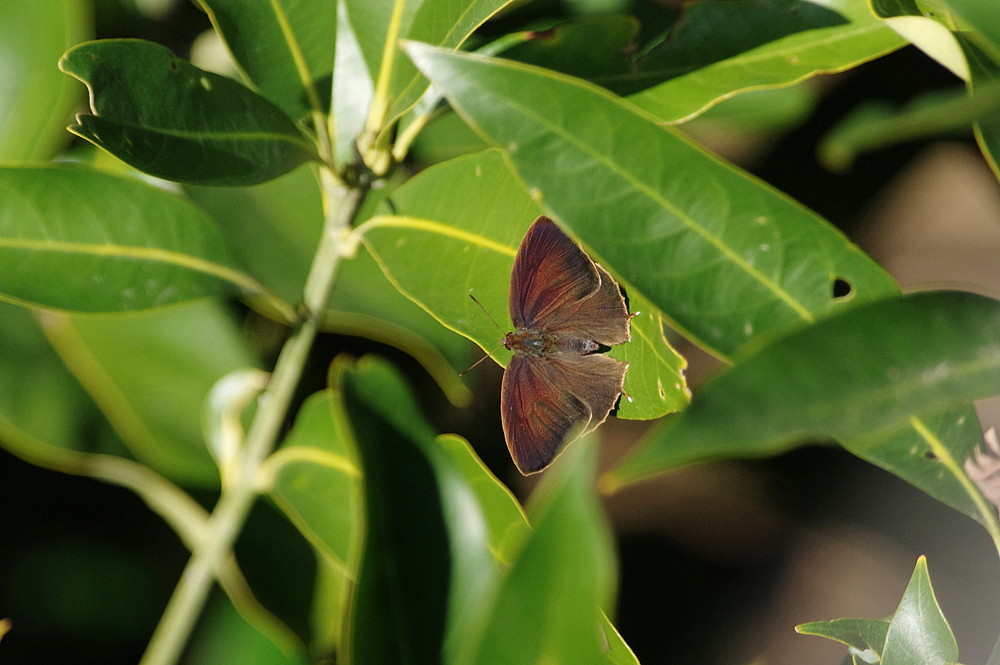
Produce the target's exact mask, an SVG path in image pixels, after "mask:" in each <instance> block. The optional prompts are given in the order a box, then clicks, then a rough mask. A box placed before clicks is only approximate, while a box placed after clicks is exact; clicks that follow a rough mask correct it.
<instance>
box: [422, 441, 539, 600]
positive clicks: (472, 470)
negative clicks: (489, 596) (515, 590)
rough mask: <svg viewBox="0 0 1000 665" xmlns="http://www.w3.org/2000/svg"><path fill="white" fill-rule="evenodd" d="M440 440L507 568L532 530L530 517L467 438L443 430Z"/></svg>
mask: <svg viewBox="0 0 1000 665" xmlns="http://www.w3.org/2000/svg"><path fill="white" fill-rule="evenodd" d="M437 443H438V445H439V446H440V448H441V451H442V452H443V453H444V454H445V455H447V456H448V457H449V458H450V459H451V463H452V464H453V465H454V466H455V468H456V470H457V471H458V472H459V473H460V474H461V475H462V477H464V478H465V482H466V484H467V485H468V486H469V489H471V490H472V492H473V493H474V494H475V496H476V500H477V501H478V503H479V507H480V508H481V509H482V511H483V517H484V518H485V520H486V530H487V534H486V539H487V542H488V543H489V548H490V553H491V554H492V555H493V558H494V559H496V562H497V564H498V565H499V567H500V568H501V569H506V568H507V567H509V566H510V565H511V563H512V562H513V561H514V558H515V556H516V553H517V552H518V551H519V550H520V548H521V546H522V545H523V544H524V539H525V538H527V536H528V533H529V532H530V526H529V525H528V517H527V516H526V515H525V514H524V510H523V509H522V508H521V504H519V503H518V502H517V499H515V498H514V495H513V494H511V493H510V490H509V489H507V488H506V487H505V486H504V485H503V484H502V483H501V482H500V481H499V480H497V479H496V477H495V476H494V475H493V474H492V472H490V470H489V469H488V468H486V465H485V464H483V461H482V460H481V459H479V457H477V456H476V454H475V452H473V450H472V448H471V446H469V442H468V441H466V440H465V439H463V438H462V437H460V436H456V435H454V434H442V435H441V436H439V437H438V439H437ZM477 585H478V583H477ZM480 586H481V585H480Z"/></svg>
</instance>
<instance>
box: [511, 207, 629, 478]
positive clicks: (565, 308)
mask: <svg viewBox="0 0 1000 665" xmlns="http://www.w3.org/2000/svg"><path fill="white" fill-rule="evenodd" d="M508 306H509V309H510V318H511V321H513V323H514V328H515V329H514V331H513V332H510V333H507V334H506V335H505V336H504V338H503V345H504V346H505V347H506V348H507V349H509V350H511V351H513V352H514V356H513V357H512V358H511V360H510V362H509V363H508V364H507V368H506V369H505V370H504V374H503V384H502V386H501V392H500V416H501V420H502V422H503V432H504V438H505V439H506V441H507V448H508V449H509V450H510V455H511V458H512V459H513V460H514V464H515V465H516V466H517V468H518V470H519V471H520V472H521V473H522V474H524V475H528V474H532V473H537V472H539V471H541V470H543V469H545V467H547V466H548V465H549V464H551V463H552V460H554V459H555V458H556V456H557V455H559V453H560V452H562V450H563V449H564V448H565V446H566V445H567V444H569V443H570V442H571V441H572V440H573V439H576V438H578V437H579V436H581V435H583V434H586V433H587V432H590V431H592V430H593V429H595V428H596V427H597V426H598V425H600V424H601V423H603V422H604V421H605V420H606V419H607V417H608V414H609V413H610V412H611V410H612V409H613V408H614V406H615V403H616V402H617V401H618V396H619V395H621V394H622V386H623V384H624V382H625V371H626V370H627V369H628V363H625V362H621V361H619V360H615V359H614V358H611V357H609V356H607V355H604V353H603V351H607V349H608V347H610V346H612V345H615V344H622V343H623V342H627V341H629V340H630V339H631V333H630V331H629V322H630V320H631V318H632V316H631V315H630V314H629V312H628V306H627V305H626V303H625V298H624V297H623V296H622V292H621V289H620V288H619V286H618V283H617V282H615V280H614V279H613V278H612V277H611V275H609V274H608V272H607V271H606V270H605V269H604V268H602V267H601V266H600V265H598V264H596V263H594V262H593V261H592V260H591V259H590V257H589V256H587V255H586V254H585V253H584V252H583V250H582V249H580V247H578V246H577V245H576V243H574V242H573V241H572V240H570V238H568V237H567V236H566V234H564V233H563V232H562V231H561V230H560V229H559V227H558V226H556V224H555V222H553V221H552V220H551V219H549V218H548V217H545V216H544V215H543V216H541V217H539V218H538V219H536V220H535V221H534V223H533V224H532V225H531V228H529V229H528V232H527V233H526V234H525V235H524V239H523V240H522V241H521V245H520V247H519V248H518V250H517V254H516V256H515V257H514V267H513V269H512V270H511V273H510V293H509V296H508Z"/></svg>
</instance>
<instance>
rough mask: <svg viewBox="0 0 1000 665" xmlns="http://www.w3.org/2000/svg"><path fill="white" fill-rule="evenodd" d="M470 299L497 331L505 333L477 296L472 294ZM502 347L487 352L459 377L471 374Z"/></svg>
mask: <svg viewBox="0 0 1000 665" xmlns="http://www.w3.org/2000/svg"><path fill="white" fill-rule="evenodd" d="M469 297H470V298H472V302H474V303H476V304H477V305H479V309H481V310H483V314H485V315H486V317H487V318H488V319H489V320H490V321H492V322H493V325H495V326H496V327H497V330H499V331H500V332H503V328H501V327H500V324H499V323H497V320H496V319H494V318H493V315H492V314H490V313H489V312H488V311H486V308H485V307H483V303H481V302H479V301H478V300H476V296H474V295H472V294H471V293H470V294H469ZM500 346H503V344H501V345H500ZM500 346H498V347H496V348H495V349H493V350H492V351H489V352H487V353H486V355H485V356H483V357H482V358H480V359H479V360H477V361H476V362H474V363H472V364H471V365H469V366H468V367H466V368H465V371H463V372H459V373H458V375H459V376H463V375H464V374H466V373H467V372H469V371H470V370H471V369H472V368H473V367H475V366H476V365H478V364H479V363H481V362H483V361H484V360H486V359H487V358H489V357H490V356H491V355H493V352H494V351H496V350H497V349H499V348H500Z"/></svg>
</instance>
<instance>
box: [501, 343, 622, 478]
mask: <svg viewBox="0 0 1000 665" xmlns="http://www.w3.org/2000/svg"><path fill="white" fill-rule="evenodd" d="M627 368H628V364H627V363H623V362H619V361H617V360H615V359H613V358H609V357H608V356H605V355H602V354H590V355H576V354H555V355H550V356H543V357H535V356H530V355H527V354H523V353H516V354H514V357H513V358H511V361H510V363H509V364H508V365H507V369H506V370H505V371H504V375H503V386H502V387H501V392H500V415H501V420H502V421H503V432H504V438H505V439H506V440H507V448H508V450H510V456H511V458H513V460H514V464H516V465H517V468H518V469H519V470H520V471H521V473H522V474H524V475H528V474H530V473H535V472H538V471H541V470H542V469H544V468H545V467H547V466H548V465H549V464H551V463H552V460H553V459H555V457H556V456H557V455H558V454H559V453H560V452H562V449H563V448H564V446H565V444H566V443H568V442H569V440H571V439H570V437H572V438H576V437H577V436H579V435H581V434H584V433H585V432H589V431H590V430H592V429H594V428H595V427H597V426H598V425H600V424H601V423H603V422H604V420H605V419H606V418H607V417H608V413H610V411H611V409H613V408H614V406H615V402H616V401H617V400H618V396H619V395H620V394H621V391H622V384H623V382H624V380H625V370H626V369H627Z"/></svg>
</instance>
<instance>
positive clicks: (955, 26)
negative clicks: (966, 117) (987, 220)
mask: <svg viewBox="0 0 1000 665" xmlns="http://www.w3.org/2000/svg"><path fill="white" fill-rule="evenodd" d="M872 10H873V11H874V13H875V14H876V15H877V16H880V17H882V18H883V19H885V20H886V23H887V24H888V25H890V26H892V27H893V28H894V29H895V30H897V31H898V32H899V33H900V34H902V35H904V36H906V37H907V38H908V39H910V40H911V41H912V42H913V43H914V44H915V45H916V46H917V47H919V48H920V49H922V50H923V51H924V52H926V53H927V54H928V55H929V56H931V57H932V58H935V59H936V60H938V61H939V62H941V64H943V65H944V66H946V67H948V68H949V69H951V70H952V71H953V72H954V73H955V74H956V75H957V76H959V77H961V78H963V79H965V80H966V82H967V83H968V87H969V92H970V94H971V95H972V100H971V102H970V104H969V105H970V108H974V109H976V117H977V121H976V125H975V128H976V138H977V140H978V141H979V145H980V148H981V149H982V151H983V154H984V155H985V157H986V159H987V161H988V162H989V164H990V168H992V169H993V173H994V175H995V176H996V177H997V178H1000V166H998V165H997V156H998V154H1000V109H997V105H996V102H995V97H996V89H997V87H998V86H1000V30H997V29H996V24H997V23H998V22H1000V10H998V8H997V6H996V5H995V3H991V2H978V0H977V1H976V2H969V1H968V0H935V1H934V2H919V3H917V2H915V1H912V2H902V1H901V0H872ZM990 109H992V111H991V112H990Z"/></svg>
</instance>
